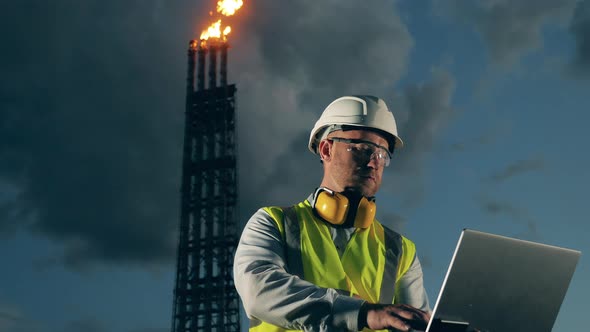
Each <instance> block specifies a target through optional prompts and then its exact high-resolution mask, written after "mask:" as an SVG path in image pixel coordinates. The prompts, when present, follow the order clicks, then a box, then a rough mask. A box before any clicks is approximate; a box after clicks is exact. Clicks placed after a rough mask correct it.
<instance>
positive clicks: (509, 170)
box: [489, 157, 545, 182]
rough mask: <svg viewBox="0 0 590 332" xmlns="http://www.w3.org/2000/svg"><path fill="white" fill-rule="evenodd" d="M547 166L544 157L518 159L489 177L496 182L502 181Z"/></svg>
mask: <svg viewBox="0 0 590 332" xmlns="http://www.w3.org/2000/svg"><path fill="white" fill-rule="evenodd" d="M544 168H545V160H544V159H543V158H540V157H537V158H532V159H526V160H518V161H516V162H514V163H512V164H510V165H508V166H506V167H505V168H504V169H502V170H500V171H498V172H495V173H494V174H492V175H491V176H490V177H489V180H491V181H494V182H502V181H505V180H507V179H509V178H511V177H513V176H516V175H520V174H523V173H527V172H531V171H538V170H542V169H544Z"/></svg>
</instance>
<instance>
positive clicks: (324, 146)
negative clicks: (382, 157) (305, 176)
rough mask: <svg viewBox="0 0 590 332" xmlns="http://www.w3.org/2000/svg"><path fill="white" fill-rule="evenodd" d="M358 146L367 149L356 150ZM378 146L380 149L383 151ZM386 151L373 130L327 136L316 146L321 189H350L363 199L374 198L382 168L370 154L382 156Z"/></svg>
mask: <svg viewBox="0 0 590 332" xmlns="http://www.w3.org/2000/svg"><path fill="white" fill-rule="evenodd" d="M334 138H335V139H336V140H333V139H334ZM338 139H345V140H348V139H352V140H353V141H356V140H361V141H366V142H369V143H373V144H360V145H355V144H351V143H347V142H342V140H338ZM358 146H361V147H369V148H370V149H369V150H368V151H365V152H363V151H359V150H358V149H357V147H358ZM378 146H381V147H384V148H385V151H383V150H382V149H380V148H378ZM388 148H389V144H388V143H387V140H386V139H385V138H384V137H382V136H381V135H379V134H377V133H375V132H373V131H367V130H347V131H335V132H333V133H330V135H328V138H327V139H326V140H324V141H322V142H320V146H319V152H320V156H321V158H322V160H323V163H324V179H323V181H322V186H325V187H328V188H330V189H332V190H335V191H337V192H342V191H345V190H351V191H355V192H357V193H360V194H362V195H364V196H367V197H370V196H375V194H376V193H377V191H378V190H379V187H380V186H381V177H382V176H383V168H384V167H385V165H382V163H380V162H379V161H378V160H377V158H375V157H371V151H378V152H385V153H386V150H387V149H388Z"/></svg>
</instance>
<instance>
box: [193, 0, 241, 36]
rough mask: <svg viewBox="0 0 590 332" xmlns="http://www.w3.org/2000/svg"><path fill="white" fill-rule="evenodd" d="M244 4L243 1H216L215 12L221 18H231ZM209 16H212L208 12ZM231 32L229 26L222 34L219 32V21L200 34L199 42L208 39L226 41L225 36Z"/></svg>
mask: <svg viewBox="0 0 590 332" xmlns="http://www.w3.org/2000/svg"><path fill="white" fill-rule="evenodd" d="M243 4H244V2H243V0H219V1H217V12H218V13H220V14H221V15H223V16H232V15H234V14H235V13H236V12H237V11H238V9H240V8H241V7H242V5H243ZM209 15H211V16H212V13H211V12H210V13H209ZM230 32H231V27H230V26H225V28H224V29H223V32H222V31H221V19H218V20H217V22H214V23H212V24H211V25H210V26H209V27H208V28H207V29H205V30H203V32H201V37H200V39H201V40H208V39H209V38H217V39H223V40H224V41H225V40H226V36H227V35H228V34H229V33H230Z"/></svg>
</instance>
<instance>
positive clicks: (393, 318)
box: [359, 303, 430, 331]
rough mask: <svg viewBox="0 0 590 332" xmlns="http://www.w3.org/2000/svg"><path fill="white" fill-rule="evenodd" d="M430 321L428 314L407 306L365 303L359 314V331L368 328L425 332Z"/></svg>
mask: <svg viewBox="0 0 590 332" xmlns="http://www.w3.org/2000/svg"><path fill="white" fill-rule="evenodd" d="M429 320H430V315H429V314H428V313H427V312H425V311H422V310H420V309H416V308H414V307H411V306H409V305H406V304H372V303H365V304H363V306H362V307H361V311H360V312H359V330H362V329H363V328H365V327H368V328H370V329H372V330H382V329H398V330H400V331H409V330H410V329H414V330H419V331H424V330H426V327H427V326H428V321H429Z"/></svg>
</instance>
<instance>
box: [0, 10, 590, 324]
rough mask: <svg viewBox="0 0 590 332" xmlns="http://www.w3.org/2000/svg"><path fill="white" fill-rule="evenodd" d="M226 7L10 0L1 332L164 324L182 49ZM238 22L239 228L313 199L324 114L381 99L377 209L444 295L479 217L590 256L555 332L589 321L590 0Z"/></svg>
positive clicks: (258, 15)
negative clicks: (384, 127) (392, 141)
mask: <svg viewBox="0 0 590 332" xmlns="http://www.w3.org/2000/svg"><path fill="white" fill-rule="evenodd" d="M213 6H214V1H196V0H193V1H186V0H183V1H173V2H165V1H159V0H148V1H141V2H137V1H135V2H134V1H131V2H118V1H86V2H83V3H71V2H69V1H57V2H53V3H51V4H46V3H44V2H41V1H33V0H29V1H20V2H8V3H5V4H3V5H2V7H4V8H3V10H2V13H3V14H6V13H9V15H8V16H7V17H6V18H3V19H2V23H1V24H2V27H3V28H2V29H0V30H1V32H0V36H1V37H2V40H4V44H3V45H4V46H3V52H2V55H0V72H2V77H1V78H0V139H1V141H0V252H1V254H0V258H1V261H2V262H3V268H2V273H1V274H0V284H1V285H2V286H0V330H1V331H7V332H28V331H32V332H45V331H65V332H68V331H78V330H82V329H83V330H86V331H90V332H102V331H115V332H119V331H120V332H157V331H158V332H159V331H168V330H169V329H170V326H171V316H172V289H173V279H174V272H175V266H174V254H175V245H176V243H175V235H176V233H175V232H176V230H177V225H178V213H179V212H178V205H179V194H178V192H179V190H178V188H179V182H180V161H181V143H182V128H183V127H182V122H183V112H184V91H185V86H184V84H185V75H186V47H187V44H188V40H190V39H192V38H195V37H197V36H198V34H199V33H200V30H201V29H202V27H203V26H205V25H206V24H207V23H208V20H209V19H210V18H209V17H208V15H207V13H208V11H209V10H210V9H211V8H213ZM229 22H230V23H231V24H232V26H233V27H234V30H233V32H232V34H231V35H230V39H229V40H230V43H231V45H232V48H231V49H230V60H229V61H230V64H229V66H230V67H229V80H230V82H234V83H236V85H237V87H238V98H237V100H238V107H237V109H238V118H237V120H238V139H239V141H238V146H239V151H238V153H239V167H240V168H239V179H240V195H241V200H240V203H241V204H240V219H241V222H245V221H246V219H247V218H248V216H249V215H250V214H251V213H252V212H253V211H254V210H255V209H257V208H258V207H260V206H264V205H284V204H289V203H293V202H296V201H298V200H301V199H303V198H305V197H307V195H308V193H309V192H311V191H312V190H313V189H314V188H315V186H317V185H318V184H319V180H320V175H321V168H320V164H319V163H318V161H317V160H316V159H315V157H314V156H313V155H312V154H311V153H309V152H308V151H307V148H306V140H307V137H308V135H309V130H310V129H311V128H312V126H313V123H314V121H315V119H316V118H317V117H318V116H319V114H320V113H321V111H322V110H323V108H324V107H325V106H326V105H327V104H328V103H329V102H330V101H331V100H333V99H335V98H336V97H338V96H341V95H345V94H375V95H378V96H380V97H382V98H384V99H385V100H386V101H387V102H388V105H389V106H390V107H391V108H392V109H393V112H394V114H395V115H396V118H397V120H398V124H399V130H400V135H401V136H402V138H403V139H404V141H405V143H406V148H405V149H404V150H401V151H399V153H398V154H396V158H394V160H392V164H391V166H390V167H389V168H388V169H387V170H386V173H385V175H384V184H383V187H382V190H381V192H380V193H379V195H378V197H377V198H378V201H377V202H378V216H379V218H380V219H381V220H382V221H383V222H384V223H386V224H388V225H390V226H392V227H394V228H395V229H397V230H399V231H400V232H402V233H403V234H405V235H406V236H408V237H409V238H411V239H412V240H414V242H416V244H417V248H418V253H419V254H420V256H421V259H422V262H423V266H424V273H425V283H426V287H427V290H428V293H429V296H430V299H431V303H432V305H434V302H435V300H436V297H437V295H438V291H439V289H440V286H441V283H442V281H443V278H444V274H445V272H446V268H447V266H448V264H449V261H450V258H451V255H452V252H453V250H454V247H455V243H456V241H457V239H458V237H459V233H460V231H461V229H463V228H472V229H478V230H482V231H488V232H493V233H497V234H501V235H506V236H513V237H518V238H522V239H526V240H532V241H538V242H543V243H547V244H552V245H557V246H563V247H568V248H573V249H577V250H581V251H582V252H583V255H582V258H581V260H580V262H579V264H578V268H577V270H576V273H575V275H574V278H573V280H572V283H571V285H570V289H569V291H568V293H567V296H566V298H565V301H564V303H563V305H562V308H561V311H560V314H559V316H558V319H557V322H556V324H555V327H554V331H557V332H566V331H579V330H581V328H582V327H583V326H585V325H586V324H585V315H584V314H585V310H584V308H585V307H586V306H587V305H586V304H587V299H588V298H589V297H590V288H589V286H588V283H587V282H585V281H586V280H590V270H589V269H590V268H589V266H588V262H587V258H586V257H585V253H587V252H588V250H589V249H590V242H589V241H588V240H587V237H586V234H589V233H590V226H589V225H588V216H587V213H586V208H587V201H588V199H587V197H588V196H589V195H588V189H587V188H588V184H590V171H588V170H589V169H590V158H589V157H590V156H589V155H588V152H587V150H588V149H587V147H586V145H587V144H588V141H589V135H588V132H587V130H586V127H587V124H588V123H590V115H589V113H588V101H589V97H588V95H589V94H588V90H589V87H590V49H589V47H590V1H588V0H582V1H575V0H570V1H559V2H556V1H532V0H531V1H526V0H522V1H518V2H515V1H508V0H494V1H460V0H456V1H442V0H440V1H386V0H379V1H377V0H375V1H372V2H370V3H366V2H360V1H352V0H350V1H338V2H334V1H323V2H318V1H311V0H309V1H298V2H276V1H271V0H259V1H251V2H250V1H246V3H245V6H244V8H243V9H242V11H241V12H240V13H239V15H236V17H234V18H232V19H231V20H229ZM293 179H297V181H294V180H293Z"/></svg>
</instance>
